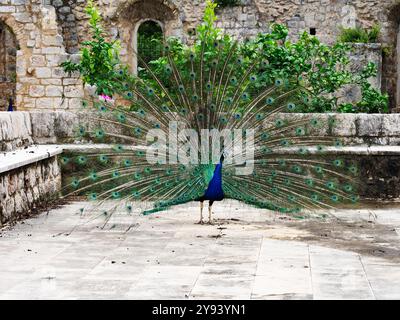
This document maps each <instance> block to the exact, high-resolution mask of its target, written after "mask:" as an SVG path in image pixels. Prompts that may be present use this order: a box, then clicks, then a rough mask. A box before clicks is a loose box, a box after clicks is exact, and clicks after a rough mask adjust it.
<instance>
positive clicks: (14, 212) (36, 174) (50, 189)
mask: <svg viewBox="0 0 400 320" xmlns="http://www.w3.org/2000/svg"><path fill="white" fill-rule="evenodd" d="M31 151H33V152H34V153H30V152H31ZM61 152H62V150H61V149H60V148H54V147H47V146H39V147H32V148H28V149H26V150H20V151H16V152H8V153H5V154H2V155H0V226H1V225H3V224H4V223H8V222H12V221H15V220H18V219H21V218H25V217H29V215H30V214H31V213H32V212H34V211H35V209H36V208H37V207H40V206H41V205H43V204H44V203H46V201H47V200H48V199H49V198H51V197H52V196H53V195H54V194H56V193H58V192H59V191H60V190H61V170H60V167H59V164H58V159H57V155H58V154H60V153H61Z"/></svg>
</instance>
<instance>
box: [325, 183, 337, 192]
mask: <svg viewBox="0 0 400 320" xmlns="http://www.w3.org/2000/svg"><path fill="white" fill-rule="evenodd" d="M326 187H327V188H328V189H330V190H335V189H336V184H335V183H334V182H333V181H328V182H327V183H326Z"/></svg>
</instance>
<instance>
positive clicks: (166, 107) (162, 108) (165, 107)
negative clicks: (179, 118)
mask: <svg viewBox="0 0 400 320" xmlns="http://www.w3.org/2000/svg"><path fill="white" fill-rule="evenodd" d="M161 110H162V111H163V112H168V111H169V108H168V106H167V105H165V104H163V105H162V106H161Z"/></svg>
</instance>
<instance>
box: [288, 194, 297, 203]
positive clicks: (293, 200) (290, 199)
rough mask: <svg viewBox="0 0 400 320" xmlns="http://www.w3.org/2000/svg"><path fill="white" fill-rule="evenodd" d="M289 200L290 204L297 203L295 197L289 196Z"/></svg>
mask: <svg viewBox="0 0 400 320" xmlns="http://www.w3.org/2000/svg"><path fill="white" fill-rule="evenodd" d="M288 200H289V201H290V202H295V201H296V197H295V196H292V195H289V196H288Z"/></svg>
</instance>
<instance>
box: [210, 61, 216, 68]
mask: <svg viewBox="0 0 400 320" xmlns="http://www.w3.org/2000/svg"><path fill="white" fill-rule="evenodd" d="M211 65H212V66H213V67H214V68H215V67H216V66H217V65H218V60H213V61H212V62H211Z"/></svg>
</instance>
